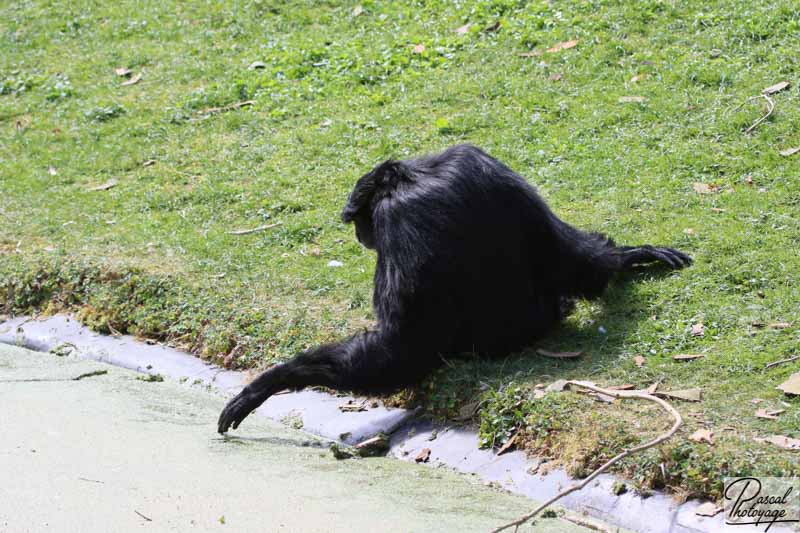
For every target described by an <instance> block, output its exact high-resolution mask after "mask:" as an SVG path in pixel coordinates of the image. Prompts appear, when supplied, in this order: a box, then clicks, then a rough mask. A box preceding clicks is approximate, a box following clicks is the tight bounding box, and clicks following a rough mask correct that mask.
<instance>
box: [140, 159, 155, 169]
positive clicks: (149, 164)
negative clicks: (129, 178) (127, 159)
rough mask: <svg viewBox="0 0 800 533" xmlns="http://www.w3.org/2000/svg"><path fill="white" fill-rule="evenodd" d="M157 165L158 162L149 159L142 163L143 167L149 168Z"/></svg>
mask: <svg viewBox="0 0 800 533" xmlns="http://www.w3.org/2000/svg"><path fill="white" fill-rule="evenodd" d="M155 164H156V160H155V159H148V160H147V161H145V162H144V163H142V166H143V167H149V166H153V165H155Z"/></svg>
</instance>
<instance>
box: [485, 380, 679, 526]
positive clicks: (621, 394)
mask: <svg viewBox="0 0 800 533" xmlns="http://www.w3.org/2000/svg"><path fill="white" fill-rule="evenodd" d="M567 385H575V386H576V387H582V388H584V389H589V390H591V391H594V392H599V393H601V394H607V395H609V396H613V397H615V398H639V399H642V400H649V401H651V402H655V403H657V404H658V405H660V406H661V407H662V408H663V409H664V410H665V411H667V412H668V413H669V414H670V415H672V417H673V418H674V419H675V423H674V424H673V425H672V427H671V428H670V430H669V431H667V432H666V433H664V434H663V435H660V436H659V437H656V438H655V439H653V440H651V441H650V442H647V443H645V444H640V445H639V446H634V447H633V448H630V449H628V450H624V451H622V452H621V453H619V454H618V455H616V456H615V457H613V458H611V459H610V460H609V461H608V462H606V464H604V465H603V466H601V467H600V468H598V469H597V470H595V471H594V472H592V473H591V474H590V475H589V477H587V478H586V479H584V480H583V481H581V482H580V483H576V484H574V485H572V486H571V487H568V488H567V489H565V490H562V491H561V492H559V493H558V494H556V495H555V496H553V497H552V498H550V499H549V500H547V501H546V502H545V503H543V504H542V505H540V506H539V507H537V508H536V509H534V510H533V511H531V512H530V513H528V514H526V515H525V516H523V517H521V518H519V519H517V520H514V521H513V522H509V523H508V524H505V525H503V526H500V527H498V528H497V529H493V530H492V533H498V532H499V531H503V530H505V529H509V528H511V527H513V528H514V531H516V530H517V528H519V526H521V525H522V524H524V523H525V522H527V521H528V520H530V519H531V518H533V517H534V516H536V515H537V514H539V513H540V512H542V510H544V509H546V508H547V507H549V506H550V505H552V504H553V503H554V502H555V501H557V500H560V499H561V498H563V497H564V496H566V495H567V494H570V493H572V492H575V491H576V490H580V489H582V488H583V487H585V486H586V485H587V484H589V482H591V481H592V480H593V479H594V478H596V477H597V476H599V475H600V474H601V473H603V472H604V471H605V470H607V469H608V468H609V467H610V466H611V465H613V464H614V463H616V462H618V461H620V460H621V459H624V458H625V457H628V456H629V455H632V454H634V453H637V452H640V451H642V450H646V449H647V448H652V447H653V446H656V445H658V444H661V443H662V442H664V441H665V440H667V439H669V438H670V437H672V436H673V435H674V434H675V432H676V431H678V428H679V427H681V425H682V424H683V418H682V417H681V414H680V413H679V412H678V411H676V410H675V408H674V407H672V406H671V405H670V404H668V403H667V402H665V401H664V400H662V399H661V398H658V397H656V396H653V395H652V394H649V393H648V392H646V391H642V390H608V389H601V388H600V387H597V386H595V385H594V384H591V383H587V382H584V381H567Z"/></svg>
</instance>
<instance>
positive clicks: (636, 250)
mask: <svg viewBox="0 0 800 533" xmlns="http://www.w3.org/2000/svg"><path fill="white" fill-rule="evenodd" d="M618 250H619V251H620V252H622V257H623V260H624V263H623V264H624V267H625V268H631V267H633V266H634V265H644V264H647V263H664V264H666V265H668V266H669V267H670V268H674V269H678V268H684V267H687V266H689V265H691V264H692V258H691V257H689V256H688V255H686V254H685V253H683V252H681V251H680V250H675V249H674V248H666V247H661V246H649V245H647V246H636V247H634V246H622V247H620V248H618Z"/></svg>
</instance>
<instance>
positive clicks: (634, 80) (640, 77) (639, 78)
mask: <svg viewBox="0 0 800 533" xmlns="http://www.w3.org/2000/svg"><path fill="white" fill-rule="evenodd" d="M645 76H646V74H637V75H636V76H634V77H632V78H631V83H638V82H640V81H642V80H643V79H644V78H645Z"/></svg>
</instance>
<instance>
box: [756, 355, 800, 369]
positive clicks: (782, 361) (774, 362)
mask: <svg viewBox="0 0 800 533" xmlns="http://www.w3.org/2000/svg"><path fill="white" fill-rule="evenodd" d="M798 359H800V355H795V356H794V357H789V358H788V359H781V360H780V361H773V362H772V363H768V364H767V366H765V367H764V368H765V369H766V368H772V367H773V366H778V365H782V364H784V363H791V362H792V361H797V360H798Z"/></svg>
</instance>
